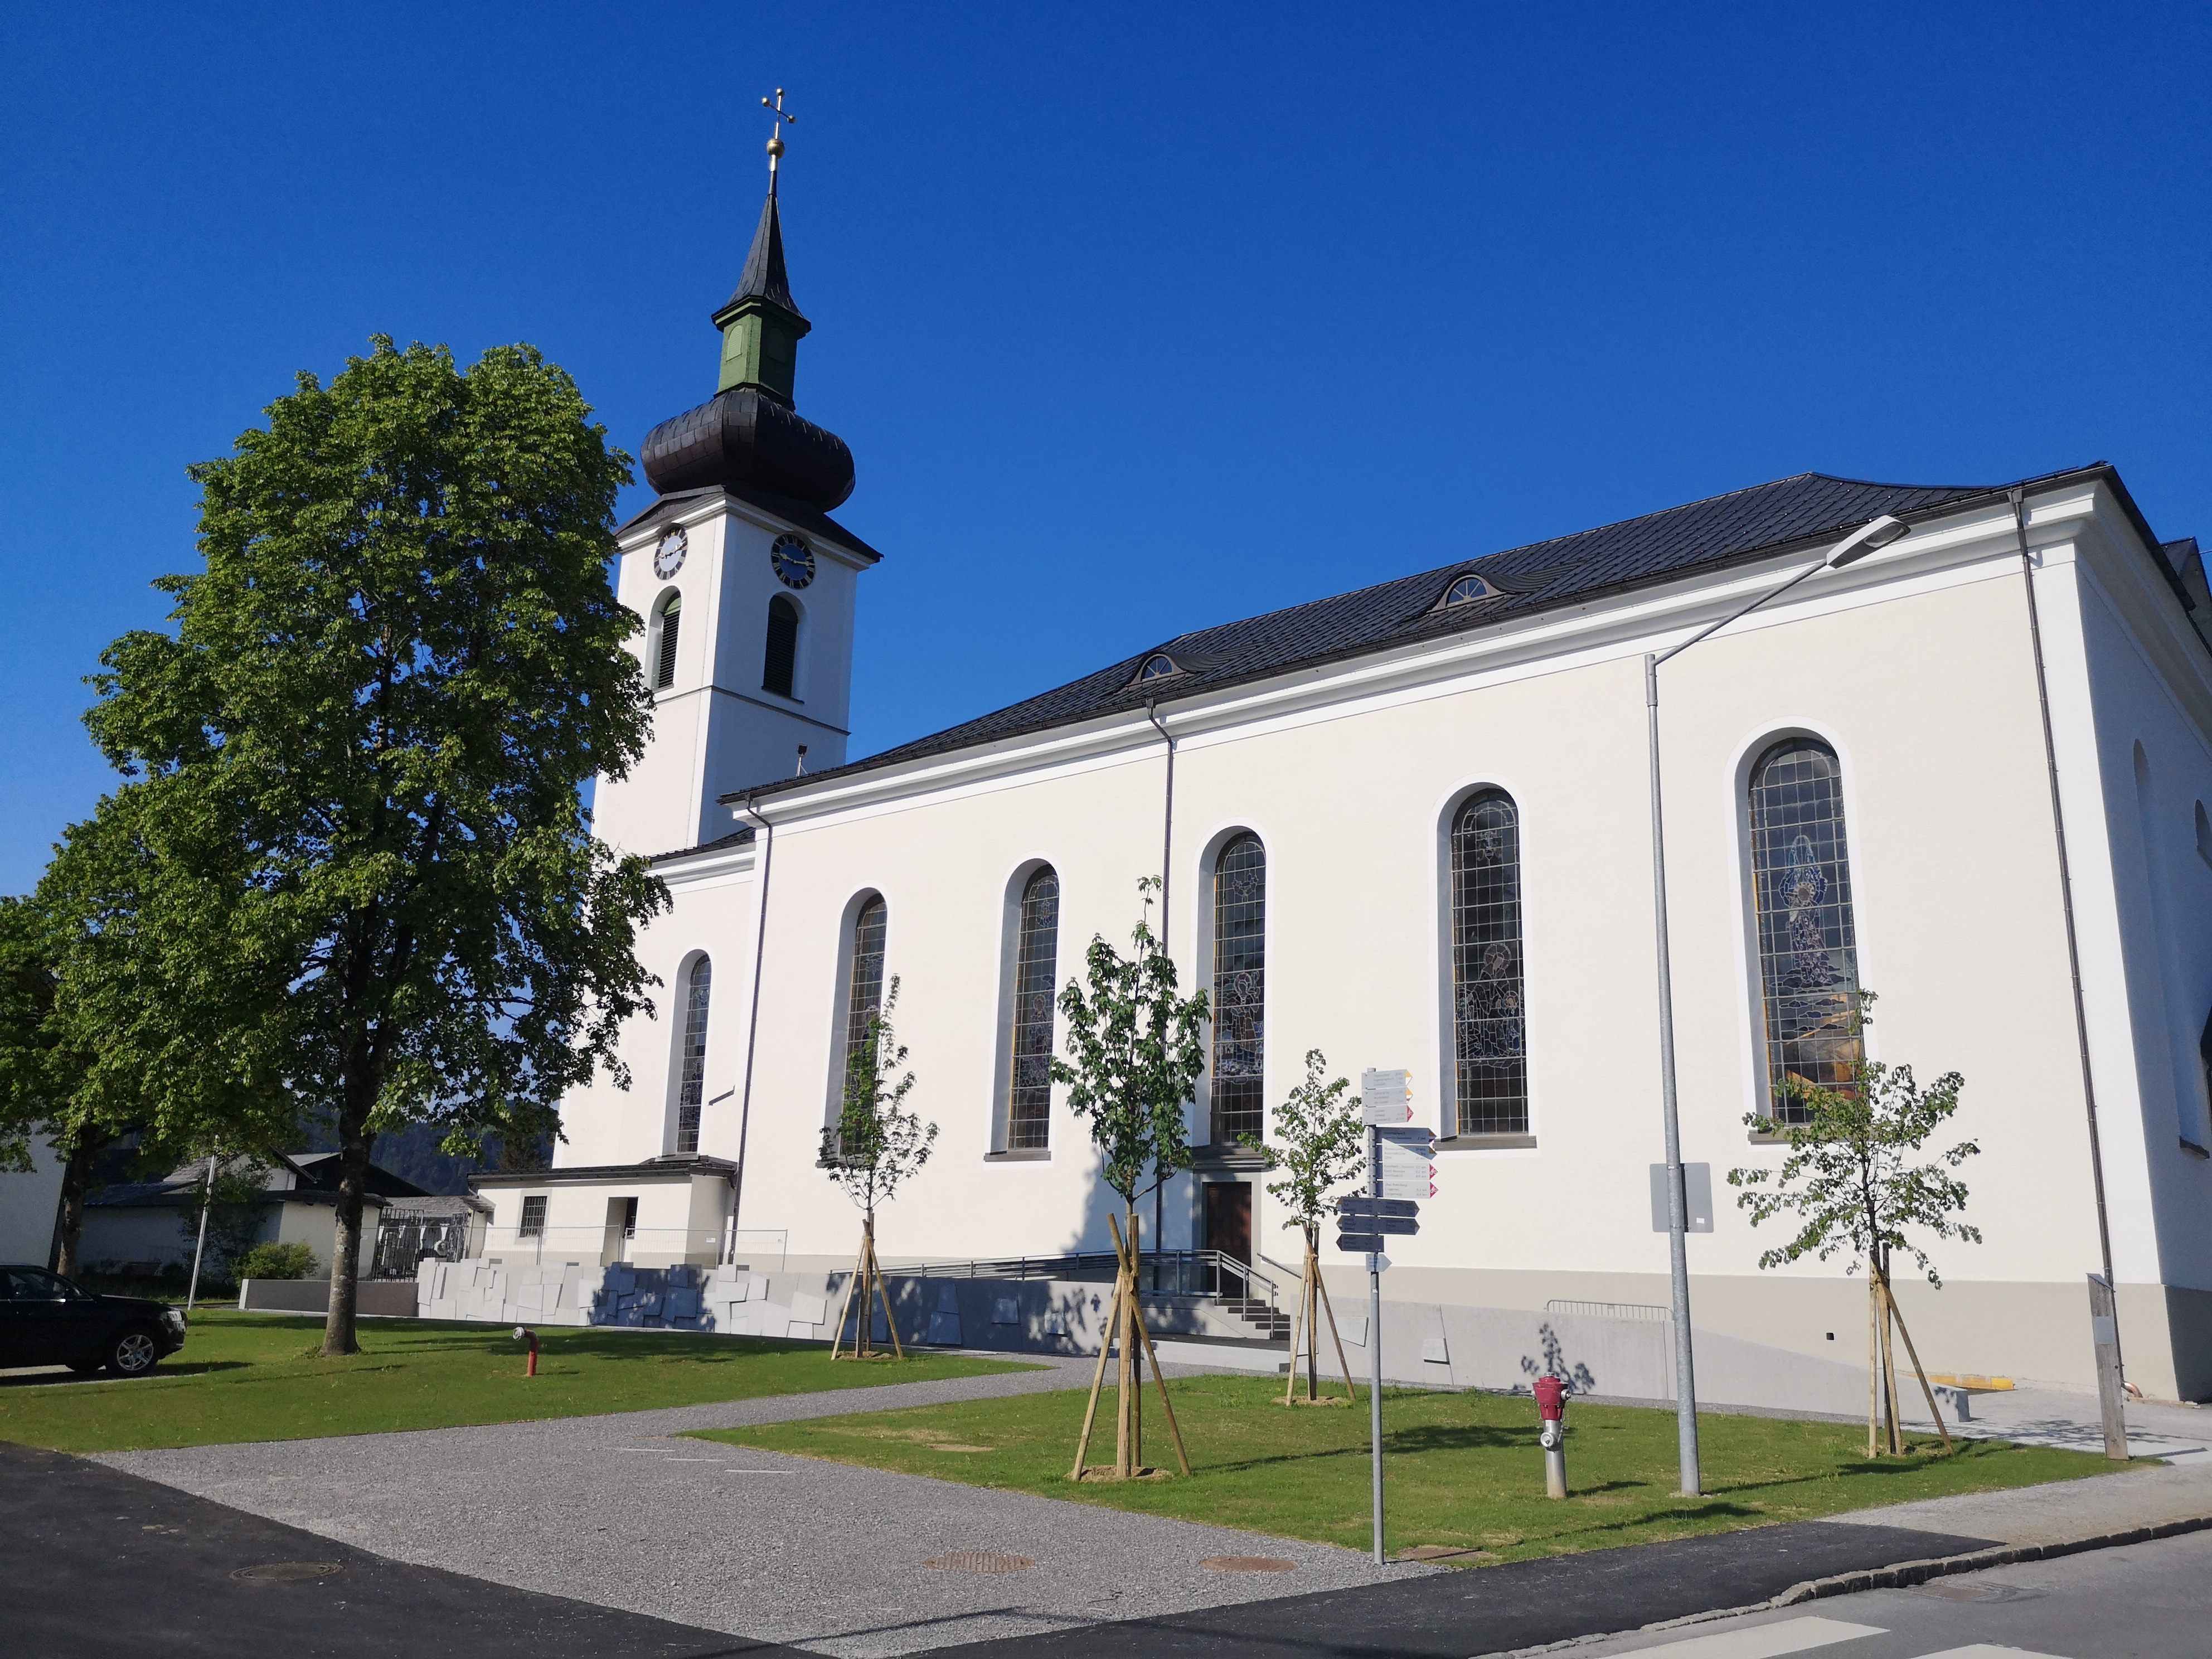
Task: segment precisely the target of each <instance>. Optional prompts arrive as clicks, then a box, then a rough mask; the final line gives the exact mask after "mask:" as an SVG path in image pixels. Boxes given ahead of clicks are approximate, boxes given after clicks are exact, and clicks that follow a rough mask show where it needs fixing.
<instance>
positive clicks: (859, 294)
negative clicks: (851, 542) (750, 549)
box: [0, 3, 2212, 890]
mask: <svg viewBox="0 0 2212 1659" xmlns="http://www.w3.org/2000/svg"><path fill="white" fill-rule="evenodd" d="M2208 70H2212V12H2208V10H2207V9H2206V8H2205V7H2203V6H2202V5H2192V6H2186V7H2181V6H2174V7H2167V8H2158V7H2131V8H2125V9H2123V8H2116V7H2084V6H2079V5H2071V6H2063V7H2061V6H2015V5H2008V6H2002V7H1995V6H1993V7H1990V8H1987V9H1974V8H1968V7H1944V6H1941V5H1928V4H1916V5H1911V6H1905V7H1875V6H1858V5H1855V6H1848V7H1846V6H1826V7H1814V6H1802V5H1801V6H1780V7H1778V6H1771V5H1758V6H1747V7H1744V8H1741V9H1721V8H1718V7H1713V8H1704V9H1698V8H1680V7H1666V8H1661V7H1648V6H1642V7H1621V8H1618V9H1602V8H1582V9H1575V10H1572V11H1569V9H1565V8H1553V7H1530V6H1514V7H1481V8H1478V7H1474V6H1451V7H1434V8H1420V9H1402V8H1401V9H1392V8H1381V7H1376V6H1371V5H1359V6H1349V5H1340V6H1336V7H1329V8H1298V7H1291V6H1282V7H1273V6H1271V7H1257V6H1234V7H1231V6H1221V7H1216V8H1194V7H1188V6H1175V7H1163V8H1158V9H1144V8H1140V7H1138V6H1134V5H1116V6H1112V7H1106V6H1091V7H1075V6H1068V5H1009V6H1005V7H988V6H984V7H972V8H951V7H944V6H934V7H927V8H925V7H919V6H885V7H882V8H853V7H844V6H824V5H784V6H773V5H766V4H761V3H750V4H743V5H739V4H723V5H719V6H708V5H695V6H685V5H678V4H657V5H646V6H605V5H596V6H588V7H586V6H580V5H579V6H560V5H552V4H542V3H541V4H532V5H528V6H520V5H518V6H513V7H507V8H495V7H492V6H489V5H467V6H459V7H455V6H451V5H434V6H422V7H420V8H415V9H409V8H406V7H400V6H386V5H378V6H374V7H356V8H347V9H339V8H336V7H302V6H289V5H287V6H273V5H272V6H269V7H266V8H262V9H250V8H244V7H231V6H222V5H214V4H210V5H203V6H193V7H189V8H180V7H155V6H131V7H113V6H105V5H100V4H74V5H70V6H57V5H46V6H16V7H11V8H9V9H8V10H7V12H6V14H5V15H4V16H0V298H4V301H5V310H4V319H0V427H4V431H0V559H4V561H5V573H4V574H5V580H6V589H5V591H6V594H7V600H6V604H5V606H4V611H0V708H4V710H5V716H6V718H5V721H4V726H0V744H4V749H3V750H0V757H4V774H3V775H4V778H5V781H6V785H7V787H5V789H3V790H0V890H21V889H22V888H25V887H27V886H28V885H29V884H30V883H31V882H32V881H33V880H34V879H35V878H36V876H37V873H38V871H39V869H40V867H41V866H42V864H43V862H44V860H45V858H46V849H47V847H48V845H49V843H50V842H52V839H53V838H54V836H56V834H57V833H58V831H59V830H60V829H61V827H62V825H63V824H64V823H65V822H67V821H68V820H70V819H71V818H73V817H79V816H82V814H84V813H85V812H86V811H88V810H89V809H90V807H91V806H92V804H93V802H94V799H96V798H97V796H98V795H99V793H100V792H101V791H102V790H103V789H105V788H106V787H108V786H109V783H110V779H109V777H108V775H107V774H106V771H105V769H104V768H103V766H102V764H101V763H100V760H99V758H98V757H97V756H96V755H95V754H94V751H93V750H91V748H90V746H89V745H88V744H87V742H86V741H85V738H84V736H83V732H82V727H81V726H80V725H79V723H78V715H79V714H80V713H81V711H82V708H83V706H84V704H85V702H86V700H87V696H88V693H87V691H86V689H85V688H84V687H83V685H82V684H81V677H82V675H84V674H85V673H87V672H88V671H91V670H92V669H93V667H94V665H95V659H96V658H97V655H98V653H99V651H100V647H101V646H102V645H103V644H104V643H105V642H106V641H107V640H108V639H110V638H111V637H112V636H113V635H115V634H117V633H118V632H119V631H121V630H122V629H125V628H130V627H133V626H142V625H148V624H151V623H155V622H157V621H158V619H159V618H160V617H161V611H162V608H163V607H162V606H161V603H160V602H159V599H158V598H157V596H155V595H154V594H152V593H151V592H149V590H148V587H147V582H148V581H149V579H150V578H152V577H153V576H155V574H159V573H161V572H162V571H166V570H172V569H178V568H186V567H188V566H189V565H190V564H191V562H192V560H193V552H192V527H193V516H192V515H193V491H192V489H191V485H190V484H189V483H188V482H187V481H186V479H185V473H184V469H185V465H187V464H188V463H189V462H191V461H193V460H196V459H204V458H207V457H210V456H214V455H216V454H220V453H223V452H224V451H225V450H226V449H228V447H229V445H230V442H231V441H232V439H233V438H234V435H236V434H237V433H238V432H239V431H240V429H241V428H244V427H246V425H248V424H251V423H253V422H256V421H258V419H259V415H258V410H260V408H261V407H262V405H264V404H266V403H267V402H269V401H270V399H271V398H276V397H278V396H281V395H283V393H284V392H286V391H288V390H289V387H290V385H291V378H292V375H293V374H294V373H295V371H296V370H298V369H301V368H311V369H313V370H315V371H317V372H319V373H320V374H325V375H327V374H330V373H331V372H333V371H334V370H335V369H336V368H337V367H338V366H339V365H340V363H341V362H342V361H343V358H344V356H346V355H347V354H348V353H349V352H354V351H358V350H360V349H362V347H363V344H364V343H365V341H366V340H367V338H368V336H369V335H370V334H372V333H374V332H386V333H390V334H392V335H394V336H396V337H399V338H400V339H402V340H403V341H404V340H406V339H410V338H417V339H423V340H430V341H443V342H446V343H450V344H451V345H452V347H453V349H454V351H455V352H456V353H457V354H459V355H460V356H463V357H464V358H473V357H474V356H475V355H476V354H477V353H478V352H479V351H481V350H482V349H483V348H484V347H486V346H488V345H490V344H494V343H499V342H504V341H512V340H528V341H531V342H533V343H536V344H537V345H538V346H539V347H541V348H543V349H544V351H545V352H546V353H547V354H548V355H549V356H551V357H552V358H553V359H554V360H556V362H561V363H562V364H564V365H565V366H566V367H567V368H568V369H569V370H570V371H571V372H573V373H574V375H575V376H576V378H577V380H579V381H580V383H581V385H582V386H583V389H584V392H585V393H586V396H587V397H588V398H591V400H592V402H593V403H594V404H596V405H597V406H598V408H599V411H600V413H601V415H602V416H603V417H604V419H605V422H606V423H607V426H608V428H610V431H611V434H612V435H613V436H614V438H615V439H616V441H617V442H619V443H620V444H622V445H623V447H625V448H627V449H629V450H631V451H632V452H633V453H634V452H635V448H636V447H637V444H638V442H639V441H640V439H641V437H642V435H644V433H645V431H646V429H647V427H649V426H650V425H651V424H652V423H653V422H655V421H658V420H659V419H661V418H662V417H664V416H668V415H671V414H674V413H676V412H678V410H683V409H684V408H687V407H689V406H690V404H694V403H696V402H698V401H700V400H701V399H702V398H705V397H706V396H707V395H708V393H710V392H712V391H713V389H714V368H715V361H716V340H715V337H714V333H713V331H711V329H710V328H709V326H708V322H707V313H708V311H709V310H710V309H712V308H713V307H714V306H715V305H716V304H717V303H718V302H719V301H720V300H722V299H723V298H724V297H725V296H726V295H727V293H728V291H729V289H730V288H731V286H732V283H733V281H734V279H735V277H736V275H737V272H738V266H739V264H740V263H741V260H742V258H743V255H744V244H745V240H746V238H747V237H748V235H749V234H750V230H751V228H752V225H753V222H754V219H755V216H756V215H757V212H758V210H759V205H760V196H761V191H762V187H763V158H762V151H761V146H762V143H763V139H764V138H765V137H766V129H765V125H764V124H763V120H762V118H761V114H760V109H759V104H758V100H759V98H760V96H761V94H763V93H764V92H766V91H768V90H769V88H772V87H774V86H776V85H779V84H781V85H783V86H786V87H788V88H790V89H791V92H790V100H791V103H792V106H793V108H794V109H796V110H797V111H798V112H799V116H800V122H799V127H798V130H797V131H796V133H795V134H794V135H793V144H792V151H791V155H790V156H789V158H788V161H787V173H786V175H785V177H786V185H785V220H784V222H785V228H786V232H787V238H788V244H789V248H790V257H791V274H792V282H793V289H794V291H795V292H796V294H797V295H798V298H799V303H800V304H801V306H803V307H805V310H806V313H807V314H808V315H809V316H810V317H811V318H812V319H813V320H814V324H815V331H814V332H813V334H812V335H811V337H809V338H808V339H807V341H806V342H805V345H804V346H803V347H802V348H801V351H800V360H799V407H800V409H801V410H803V411H804V412H805V414H807V415H808V416H811V417H812V418H813V419H815V420H817V421H820V422H823V423H824V424H825V425H827V426H829V427H830V428H832V429H834V430H835V431H836V432H838V433H840V434H842V435H843V436H844V437H845V439H846V440H847V441H848V442H849V443H850V444H851V445H852V447H853V450H854V454H855V456H856V457H857V459H858V463H859V471H860V487H859V489H858V491H857V492H856V493H855V495H854V498H853V500H852V501H850V502H849V503H848V505H847V507H845V508H844V509H843V512H842V516H843V517H844V518H845V520H846V521H847V522H848V523H849V524H850V525H851V526H853V527H854V529H855V530H856V531H858V532H860V534H862V535H864V536H866V537H867V538H869V539H870V540H871V541H872V542H873V543H874V544H877V545H878V546H879V547H881V548H883V549H884V550H886V551H887V552H888V554H889V557H888V558H887V559H886V560H885V562H884V564H883V565H882V566H881V567H880V568H878V569H877V570H875V571H874V572H872V574H870V575H869V576H868V578H867V580H866V591H865V595H864V600H863V608H862V611H861V617H860V634H859V666H858V671H857V678H856V684H855V687H854V702H855V713H856V723H857V728H858V729H857V731H856V732H855V734H854V753H855V754H856V755H858V754H864V753H866V752H868V751H869V750H874V749H878V748H881V747H883V746H884V745H886V744H891V743H894V742H897V741H900V740H902V739H904V738H909V737H913V736H916V735H918V734H920V733H922V732H927V731H931V730H933V729H935V728H937V727H939V726H944V725H948V724H951V722H953V721H955V720H960V719H963V718H964V717H966V716H968V715H970V714H976V713H980V712H981V711H983V710H985V709H988V708H995V707H998V706H1000V704H1003V703H1006V702H1012V701H1013V700H1015V699H1017V698H1018V697H1020V696H1025V695H1027V694H1029V693H1030V692H1032V691H1035V690H1041V689H1042V688H1044V687H1046V686H1048V685H1051V684H1057V683H1059V682H1060V681H1061V680H1064V679H1066V678H1073V676H1075V675H1076V674H1078V673H1080V672H1084V671H1088V670H1090V669H1091V668H1093V667H1096V666H1097V665H1100V664H1101V663H1103V662H1106V661H1110V660H1112V659H1116V658H1118V657H1121V656H1124V655H1127V654H1128V653H1132V652H1133V651H1136V650H1139V649H1141V648H1142V647H1145V646H1146V645H1149V644H1152V643H1153V642H1155V641H1158V640H1160V639H1163V638H1165V637H1167V636H1169V635H1174V634H1176V633H1178V632H1181V631H1182V630H1183V629H1189V628H1194V627H1199V626H1203V625H1205V624H1207V623H1214V622H1218V621H1223V620H1225V619H1228V618H1231V617H1237V616H1243V615H1249V614H1252V613H1255V612H1257V611H1265V610H1268V609H1272V608H1273V607H1275V606H1278V605H1287V604H1292V603H1295V602H1297V601H1299V600H1302V599H1309V598H1312V597H1314V596H1316V595H1319V594H1323V593H1328V592H1338V591H1341V590H1343V589H1346V588H1348V587H1352V586H1358V585H1360V584H1363V583H1365V582H1369V581H1372V580H1377V579H1379V578H1382V577H1385V576H1389V575H1395V574H1400V573H1402V572H1405V571H1408V570H1414V569H1419V568H1425V567H1428V566H1431V565H1435V564H1439V563H1443V562H1447V561H1449V560H1451V559H1455V558H1458V557H1461V556H1466V555H1468V554H1472V553H1476V552H1483V551H1488V550H1494V549H1497V548H1501V547H1506V546H1511V545H1514V544H1518V543H1521V542H1524V541H1528V540H1532V539H1534V538H1539V537H1542V536H1547V535H1551V534H1554V533H1558V532H1565V531H1570V530H1574V529H1578V528H1581V527H1583V526H1589V525H1593V524H1598V523H1602V522H1605V521H1607V520H1613V519H1617V518H1620V517H1623V516H1626V515H1629V514H1632V513H1639V512H1643V511H1646V510H1648V509H1650V508H1655V507H1664V506H1667V505H1669V504H1671V503H1673V502H1676V501H1685V500H1689V499H1692V498H1694V497H1697V496H1699V495H1709V494H1711V493H1713V492H1716V491H1718V490H1723V489H1733V488H1735V487H1737V486H1740V485H1743V484H1748V483H1756V482H1759V480H1762V479H1765V478H1771V477H1781V476H1784V475H1786V474H1789V473H1792V472H1796V471H1805V470H1808V469H1814V470H1820V471H1833V472H1841V473H1846V474H1853V475H1857V476H1861V477H1876V478H1886V479H1903V480H1908V481H1913V482H1933V483H1952V482H1959V481H1965V482H1983V481H1988V482H2000V481H2005V480H2009V479H2011V478H2015V477H2021V476H2024V475H2027V474H2030V473H2034V472H2039V471H2045V470H2048V469H2051V468H2055V467H2060V466H2064V465H2071V464H2074V463H2077V462H2081V461H2086V460H2089V459H2096V458H2104V459H2111V460H2112V461H2114V462H2116V463H2118V465H2119V466H2120V467H2121V469H2122V471H2123V472H2124V476H2125V477H2126V478H2127V480H2128V482H2129V483H2130V486H2131V488H2132V489H2133V490H2134V491H2135V494H2136V498H2137V500H2138V501H2140V502H2141V504H2142V507H2143V508H2144V510H2145V512H2146V513H2148V516H2149V518H2150V520H2151V522H2152V524H2153V525H2154V526H2155V527H2156V528H2157V529H2158V530H2159V531H2160V532H2161V533H2162V534H2164V535H2167V536H2176V535H2183V534H2190V533H2195V532H2206V533H2208V535H2212V448H2208V445H2207V420H2206V408H2207V405H2206V393H2207V387H2208V374H2207V370H2208V368H2212V350H2208V329H2207V321H2206V315H2205V307H2206V304H2207V299H2208V295H2212V268H2208V267H2212V257H2208V256H2212V211H2208V210H2212V199H2208V197H2212V185H2208V179H2212V169H2208V166H2207V163H2208V160H2212V154H2208V152H2209V151H2212V141H2208V137H2207V134H2208V131H2212V124H2208V122H2207V120H2206V115H2205V103H2206V96H2207V88H2208ZM632 496H633V500H632V502H631V503H630V504H631V505H635V504H637V503H638V502H641V501H642V500H643V499H644V498H645V491H644V489H643V486H642V485H640V486H638V487H637V489H635V490H634V491H633V492H632Z"/></svg>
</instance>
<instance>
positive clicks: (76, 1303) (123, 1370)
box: [0, 1267, 185, 1376]
mask: <svg viewBox="0 0 2212 1659" xmlns="http://www.w3.org/2000/svg"><path fill="white" fill-rule="evenodd" d="M183 1346H185V1316H184V1315H183V1314H182V1313H180V1312H179V1311H178V1310H176V1309H174V1308H172V1307H170V1306H169V1305H168V1304H167V1303H165V1302H149V1301H148V1300H147V1299H146V1298H144V1297H137V1296H94V1295H93V1294H92V1292H91V1291H81V1290H79V1289H78V1288H77V1287H76V1285H72V1284H70V1281H69V1280H68V1279H64V1278H63V1277H62V1276H61V1275H60V1274H59V1273H48V1272H47V1271H46V1269H45V1268H44V1267H0V1366H7V1365H66V1366H68V1367H69V1368H70V1370H73V1371H82V1372H86V1373H90V1372H93V1371H96V1370H100V1368H101V1367H102V1366H106V1368H107V1369H108V1370H111V1371H113V1372H114V1373H115V1374H116V1375H117V1376H144V1375H145V1374H146V1373H147V1372H148V1371H150V1370H153V1369H154V1366H155V1363H156V1362H158V1361H159V1360H160V1359H161V1357H162V1356H163V1355H164V1354H172V1353H174V1352H176V1351H177V1350H178V1349H179V1348H181V1347H183Z"/></svg>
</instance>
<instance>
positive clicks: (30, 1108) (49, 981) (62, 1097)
mask: <svg viewBox="0 0 2212 1659" xmlns="http://www.w3.org/2000/svg"><path fill="white" fill-rule="evenodd" d="M65 961H66V956H65V952H64V950H63V948H62V945H61V944H60V942H59V940H58V936H57V931H56V929H55V927H54V925H53V921H52V916H51V915H49V914H48V910H47V907H46V901H45V896H44V894H43V893H39V894H33V895H32V896H30V897H27V898H23V897H15V896H9V897H0V1170H17V1171H23V1170H29V1169H30V1168H31V1167H32V1152H33V1142H34V1141H43V1142H45V1143H46V1146H47V1148H48V1149H49V1150H50V1151H51V1152H52V1153H53V1154H54V1155H55V1156H56V1157H58V1158H60V1159H61V1160H62V1181H61V1205H60V1215H59V1216H58V1218H57V1228H58V1236H59V1243H60V1249H59V1251H58V1257H57V1260H56V1262H55V1268H56V1271H58V1272H59V1273H64V1274H65V1275H70V1276H74V1275H75V1274H76V1273H77V1272H78V1270H79V1267H80V1265H81V1264H80V1263H79V1262H78V1261H77V1239H78V1236H79V1235H80V1234H81V1233H82V1231H83V1228H84V1204H85V1200H86V1199H87V1198H88V1197H89V1196H91V1194H93V1193H94V1191H96V1190H97V1189H98V1188H99V1185H100V1174H99V1171H100V1164H102V1162H103V1161H104V1159H105V1156H106V1153H107V1152H109V1150H110V1149H111V1148H112V1147H114V1146H116V1145H117V1144H118V1143H119V1142H120V1141H121V1140H122V1139H123V1138H124V1137H125V1135H126V1134H128V1133H130V1132H131V1130H132V1129H133V1128H134V1127H137V1125H136V1120H135V1115H133V1114H132V1113H131V1112H129V1111H127V1110H126V1111H109V1112H102V1111H100V1110H99V1109H96V1108H95V1106H94V1102H93V1101H92V1099H91V1097H90V1093H89V1091H88V1090H87V1089H86V1088H85V1086H84V1080H85V1078H86V1074H87V1073H88V1070H89V1069H90V1066H91V1063H92V1060H93V1058H94V1056H93V1055H92V1054H89V1053H88V1052H87V1050H86V1049H85V1048H84V1046H83V1044H82V1042H78V1041H75V1040H73V1039H72V1034H71V1032H70V1028H69V1025H68V1023H67V1021H66V1020H65V1019H64V1018H63V1017H62V1014H61V1012H60V1004H61V1000H62V998H61V993H62V976H63V972H64V963H65Z"/></svg>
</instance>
